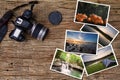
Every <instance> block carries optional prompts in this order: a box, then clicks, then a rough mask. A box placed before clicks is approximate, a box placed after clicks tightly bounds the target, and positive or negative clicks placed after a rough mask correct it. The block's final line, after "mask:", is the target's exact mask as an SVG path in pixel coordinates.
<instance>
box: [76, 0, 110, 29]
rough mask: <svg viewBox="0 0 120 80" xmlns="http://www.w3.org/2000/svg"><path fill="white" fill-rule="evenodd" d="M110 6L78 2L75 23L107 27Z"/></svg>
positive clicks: (79, 0) (78, 0)
mask: <svg viewBox="0 0 120 80" xmlns="http://www.w3.org/2000/svg"><path fill="white" fill-rule="evenodd" d="M109 12H110V5H105V4H98V3H93V2H88V1H82V0H77V4H76V11H75V17H74V22H76V23H86V24H89V25H98V26H104V27H106V24H107V23H108V18H109Z"/></svg>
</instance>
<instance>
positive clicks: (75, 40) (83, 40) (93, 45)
mask: <svg viewBox="0 0 120 80" xmlns="http://www.w3.org/2000/svg"><path fill="white" fill-rule="evenodd" d="M98 39H99V35H98V34H96V33H90V32H80V31H73V30H66V35H65V45H64V50H65V51H66V52H73V53H75V54H77V55H80V54H84V53H88V54H96V53H97V48H98Z"/></svg>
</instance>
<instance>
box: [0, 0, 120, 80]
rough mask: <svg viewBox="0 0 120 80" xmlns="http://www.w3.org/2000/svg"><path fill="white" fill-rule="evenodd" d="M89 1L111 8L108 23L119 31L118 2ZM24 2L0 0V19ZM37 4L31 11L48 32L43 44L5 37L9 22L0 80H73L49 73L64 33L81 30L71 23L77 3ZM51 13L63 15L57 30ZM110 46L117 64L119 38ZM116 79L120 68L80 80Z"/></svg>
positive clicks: (0, 47)
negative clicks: (51, 19) (51, 20)
mask: <svg viewBox="0 0 120 80" xmlns="http://www.w3.org/2000/svg"><path fill="white" fill-rule="evenodd" d="M29 1H30V0H29ZM90 1H93V2H98V3H103V4H109V5H111V10H110V17H109V23H110V24H111V25H113V26H114V27H115V28H116V29H118V30H119V31H120V0H90ZM27 2H28V0H0V9H1V10H0V17H1V16H2V15H3V14H4V13H5V12H6V11H7V10H10V9H11V8H14V7H15V6H17V5H20V4H22V3H27ZM39 2H40V3H39V4H38V5H36V6H35V9H34V11H33V12H34V14H35V18H36V20H37V21H38V22H40V23H42V24H44V25H45V26H46V27H48V28H49V29H50V32H49V34H48V36H47V38H46V39H45V41H43V42H41V41H38V40H36V39H33V38H32V37H31V36H30V35H27V40H26V41H25V42H22V43H19V42H15V41H13V40H11V39H10V38H9V37H8V36H9V33H10V32H11V30H12V29H13V28H14V26H13V25H12V24H11V22H9V30H8V33H7V35H6V37H5V38H4V40H3V42H2V43H1V44H0V80H76V79H74V78H71V77H68V76H65V75H63V74H59V73H56V72H52V71H50V70H49V67H50V64H51V61H52V58H53V55H54V51H55V49H56V48H61V49H63V48H64V38H65V31H66V29H72V30H79V29H80V28H81V26H82V24H75V23H74V22H73V19H74V13H75V8H76V0H39ZM27 8H29V7H25V8H22V9H20V10H19V11H17V12H16V16H18V15H20V14H22V12H23V10H25V9H27ZM54 10H58V11H60V12H61V13H62V15H63V21H62V23H61V24H60V25H58V26H53V25H52V24H50V23H49V21H48V15H49V13H50V12H52V11H54ZM14 19H15V18H13V20H14ZM112 45H113V48H114V50H115V53H116V56H117V59H118V62H120V54H119V52H120V35H118V36H117V38H116V39H115V40H114V41H113V43H112ZM119 75H120V66H118V67H115V68H113V69H110V70H106V71H103V72H100V73H98V74H95V75H92V76H89V77H87V76H86V75H84V77H83V80H119V79H120V78H119Z"/></svg>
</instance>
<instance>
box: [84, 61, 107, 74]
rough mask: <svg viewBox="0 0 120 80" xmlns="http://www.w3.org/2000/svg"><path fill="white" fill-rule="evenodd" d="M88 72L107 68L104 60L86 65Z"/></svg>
mask: <svg viewBox="0 0 120 80" xmlns="http://www.w3.org/2000/svg"><path fill="white" fill-rule="evenodd" d="M86 69H87V72H88V74H91V73H94V72H97V71H100V70H102V69H105V66H104V65H103V63H102V62H98V63H94V64H91V65H89V66H87V67H86Z"/></svg>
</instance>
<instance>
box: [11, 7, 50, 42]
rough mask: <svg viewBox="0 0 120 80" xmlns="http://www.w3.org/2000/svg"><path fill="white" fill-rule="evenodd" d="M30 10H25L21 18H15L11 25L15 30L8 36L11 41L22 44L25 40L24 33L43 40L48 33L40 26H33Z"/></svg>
mask: <svg viewBox="0 0 120 80" xmlns="http://www.w3.org/2000/svg"><path fill="white" fill-rule="evenodd" d="M32 9H33V6H32V7H31V10H25V11H24V13H23V14H22V16H19V17H17V18H16V20H15V22H13V24H14V25H15V29H14V30H12V32H11V33H10V34H9V37H10V38H11V39H14V40H16V41H18V42H22V41H24V40H25V36H24V34H25V33H30V34H31V35H32V37H34V38H36V39H38V40H44V38H45V36H46V35H47V33H48V29H47V28H46V27H44V25H42V24H40V23H39V24H35V23H34V21H33V20H31V19H32V15H33V13H32Z"/></svg>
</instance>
